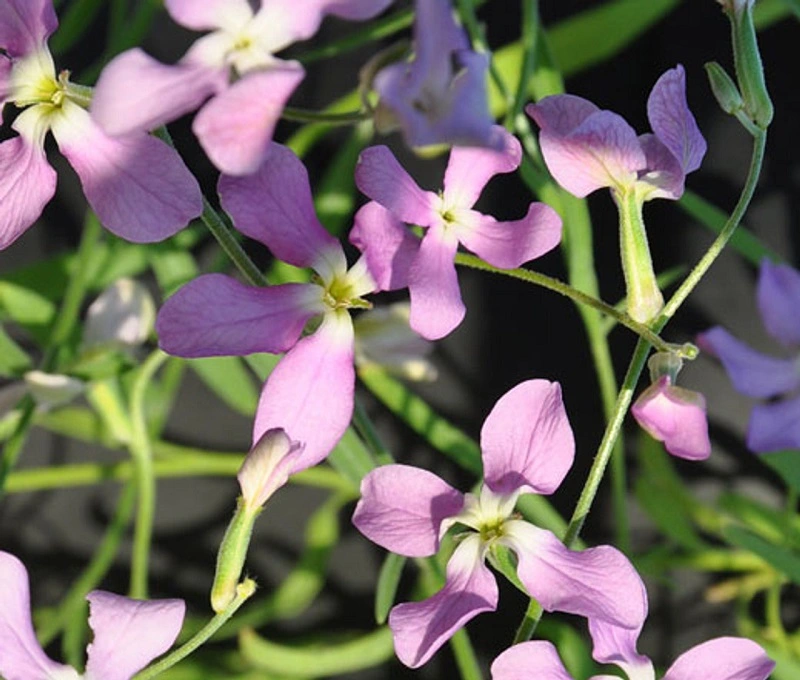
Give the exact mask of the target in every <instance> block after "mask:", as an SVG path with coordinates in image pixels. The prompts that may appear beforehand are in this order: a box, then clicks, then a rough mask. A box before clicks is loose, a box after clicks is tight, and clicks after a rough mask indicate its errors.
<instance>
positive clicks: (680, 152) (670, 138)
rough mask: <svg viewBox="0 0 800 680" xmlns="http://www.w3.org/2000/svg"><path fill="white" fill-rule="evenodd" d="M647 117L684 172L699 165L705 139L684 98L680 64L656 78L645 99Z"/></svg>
mask: <svg viewBox="0 0 800 680" xmlns="http://www.w3.org/2000/svg"><path fill="white" fill-rule="evenodd" d="M647 118H648V120H649V121H650V126H651V127H652V128H653V132H655V133H656V136H657V137H658V138H659V139H660V140H661V142H662V143H663V144H664V146H666V147H667V148H668V149H669V150H670V151H671V152H672V155H673V156H675V158H676V159H677V160H678V162H679V163H680V166H681V168H683V171H684V173H690V172H692V171H693V170H697V168H699V167H700V163H702V161H703V156H705V154H706V148H707V147H706V140H705V139H703V135H702V134H701V133H700V129H699V128H698V127H697V121H696V120H695V119H694V116H693V115H692V112H691V111H690V110H689V105H688V104H687V102H686V74H685V73H684V70H683V66H681V65H680V64H678V65H677V66H676V67H675V68H673V69H670V70H669V71H666V72H665V73H664V74H663V75H662V76H661V77H660V78H659V79H658V80H657V81H656V84H655V85H654V86H653V90H652V91H651V92H650V97H649V98H648V99H647Z"/></svg>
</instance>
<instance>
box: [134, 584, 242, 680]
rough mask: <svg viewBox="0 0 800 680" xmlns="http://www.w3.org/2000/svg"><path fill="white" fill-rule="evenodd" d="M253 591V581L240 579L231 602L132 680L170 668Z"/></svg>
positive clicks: (225, 620) (202, 640)
mask: <svg viewBox="0 0 800 680" xmlns="http://www.w3.org/2000/svg"><path fill="white" fill-rule="evenodd" d="M255 592H256V583H255V581H253V580H252V579H249V578H248V579H245V580H244V581H242V582H241V583H240V584H239V585H238V586H237V588H236V597H234V598H233V600H231V603H230V604H229V605H228V606H227V607H226V608H225V609H224V610H223V611H221V612H220V613H219V614H217V615H216V616H215V617H214V618H213V619H211V620H210V621H209V622H208V623H207V624H206V625H205V626H204V627H203V628H202V630H200V632H198V633H197V635H195V636H194V637H192V639H191V640H189V641H188V642H187V643H186V644H184V645H181V646H180V647H178V649H176V650H175V651H174V652H172V654H169V655H167V656H165V657H164V658H163V659H161V661H159V662H158V663H154V664H153V665H152V666H150V667H149V668H145V669H144V670H143V671H142V672H141V673H137V674H136V675H134V676H133V680H149V679H150V678H154V677H156V676H157V675H159V674H160V673H163V672H164V671H165V670H167V669H168V668H172V667H173V666H174V665H175V664H176V663H178V662H179V661H183V659H185V658H186V657H187V656H189V654H191V653H192V652H193V651H194V650H196V649H197V648H198V647H199V646H200V645H202V644H203V643H205V642H206V641H207V640H208V639H209V638H210V637H211V636H212V635H214V633H216V632H217V631H218V630H219V629H220V628H221V627H222V626H223V624H225V623H226V622H227V621H228V619H230V618H231V617H232V616H233V615H234V614H235V613H236V612H237V611H238V610H239V607H241V606H242V605H243V604H244V603H245V602H247V600H248V599H250V597H252V595H253V593H255Z"/></svg>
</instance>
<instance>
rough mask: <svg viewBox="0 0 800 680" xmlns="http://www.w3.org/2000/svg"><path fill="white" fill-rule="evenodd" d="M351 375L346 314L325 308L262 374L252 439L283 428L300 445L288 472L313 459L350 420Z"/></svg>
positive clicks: (326, 449) (324, 452) (333, 441)
mask: <svg viewBox="0 0 800 680" xmlns="http://www.w3.org/2000/svg"><path fill="white" fill-rule="evenodd" d="M355 380H356V378H355V369H354V367H353V324H352V322H351V321H350V315H349V314H347V313H346V312H338V313H337V312H331V313H329V314H326V315H325V316H324V317H323V321H322V325H321V326H320V327H319V328H318V329H317V331H316V332H315V333H314V334H313V335H309V336H308V337H305V338H303V339H302V340H300V342H298V343H297V344H296V345H295V346H294V347H293V348H292V349H291V350H290V351H289V353H288V354H287V355H286V356H285V357H284V358H283V359H281V361H280V363H278V365H277V366H276V367H275V369H274V370H273V371H272V373H271V374H270V376H269V378H267V382H266V384H265V385H264V389H263V390H262V392H261V399H260V401H259V402H258V409H257V410H256V419H255V423H254V427H253V442H254V443H255V442H257V441H258V440H259V439H260V438H261V435H263V434H264V433H265V432H266V431H267V430H271V429H273V428H276V427H280V428H283V429H284V430H285V431H286V434H287V435H288V436H289V438H290V439H292V440H293V441H296V442H298V443H300V444H304V445H305V448H304V449H303V453H302V454H301V455H300V456H298V457H297V459H296V461H295V465H294V467H293V469H292V472H297V471H298V470H304V469H306V468H308V467H311V466H312V465H316V464H317V463H319V462H320V461H321V460H322V459H323V458H325V456H327V455H328V454H329V453H330V452H331V451H332V450H333V447H334V446H336V444H337V442H338V441H339V439H341V437H342V435H343V434H344V431H345V430H346V429H347V426H348V425H349V424H350V418H351V416H352V415H353V393H354V391H355Z"/></svg>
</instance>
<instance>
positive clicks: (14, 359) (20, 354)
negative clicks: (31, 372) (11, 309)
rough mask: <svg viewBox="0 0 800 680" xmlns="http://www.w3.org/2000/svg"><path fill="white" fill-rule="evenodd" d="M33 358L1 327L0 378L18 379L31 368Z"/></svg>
mask: <svg viewBox="0 0 800 680" xmlns="http://www.w3.org/2000/svg"><path fill="white" fill-rule="evenodd" d="M31 365H32V364H31V358H30V357H29V356H28V355H27V354H26V353H25V350H23V349H22V348H21V347H20V346H19V345H18V344H17V343H16V342H14V341H13V340H12V339H11V338H10V337H9V335H8V333H6V332H5V330H4V329H3V327H2V326H0V376H3V377H4V378H16V377H19V376H21V375H22V374H23V373H24V372H25V371H26V370H28V369H29V368H30V367H31Z"/></svg>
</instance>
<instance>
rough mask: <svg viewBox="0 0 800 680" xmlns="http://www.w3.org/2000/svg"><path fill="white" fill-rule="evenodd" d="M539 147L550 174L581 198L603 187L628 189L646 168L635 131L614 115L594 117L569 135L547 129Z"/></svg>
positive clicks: (604, 114)
mask: <svg viewBox="0 0 800 680" xmlns="http://www.w3.org/2000/svg"><path fill="white" fill-rule="evenodd" d="M539 143H540V145H541V149H542V155H543V156H544V160H545V162H546V163H547V168H548V170H550V174H551V175H553V177H554V178H555V179H556V181H557V182H558V183H559V184H560V185H561V186H562V187H564V188H565V189H566V190H567V191H569V192H570V193H572V194H574V195H575V196H578V197H579V198H583V197H585V196H587V195H588V194H590V193H592V192H593V191H595V190H596V189H600V188H602V187H611V186H617V185H619V186H629V185H631V184H632V183H633V182H634V181H635V180H636V177H637V173H638V171H639V170H643V169H644V168H645V167H646V164H647V159H646V158H645V155H644V151H643V150H642V147H641V145H640V144H639V139H638V137H637V136H636V133H635V132H634V130H633V128H632V127H631V126H630V125H628V123H626V122H625V120H624V119H623V118H622V117H621V116H618V115H617V114H616V113H612V112H611V111H598V112H596V113H593V114H592V115H590V116H589V117H588V118H586V119H585V120H584V121H583V122H582V123H581V124H580V125H578V127H576V128H575V129H574V130H572V131H571V132H570V133H569V134H566V135H560V134H556V133H553V132H551V131H549V130H547V129H545V130H543V131H542V133H541V134H540V135H539Z"/></svg>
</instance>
